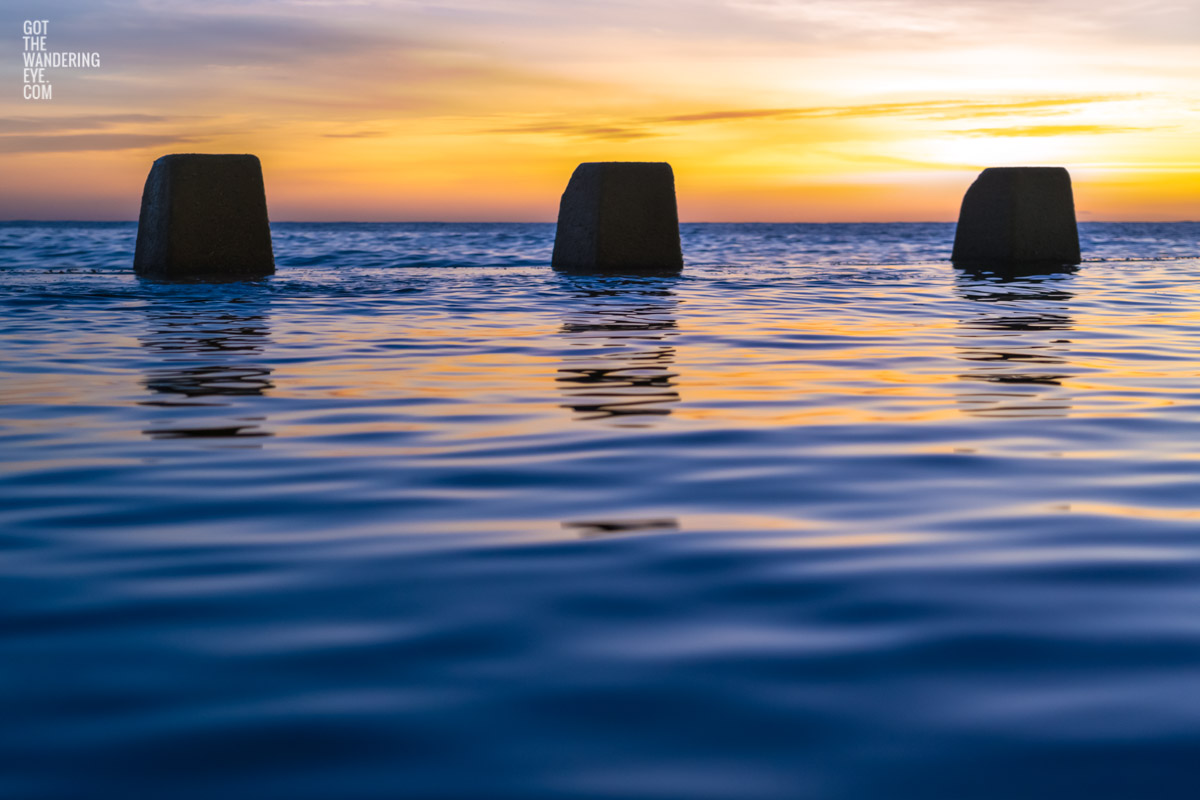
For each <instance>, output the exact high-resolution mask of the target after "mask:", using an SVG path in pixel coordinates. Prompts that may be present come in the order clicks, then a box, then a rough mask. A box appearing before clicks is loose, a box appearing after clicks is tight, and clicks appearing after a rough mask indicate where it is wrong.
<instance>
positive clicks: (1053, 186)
mask: <svg viewBox="0 0 1200 800" xmlns="http://www.w3.org/2000/svg"><path fill="white" fill-rule="evenodd" d="M951 259H952V260H953V261H955V262H962V263H972V262H974V263H979V262H993V263H999V264H1021V263H1030V262H1046V263H1052V262H1053V263H1058V264H1078V263H1079V261H1080V255H1079V228H1078V226H1077V225H1076V224H1075V199H1074V197H1073V195H1072V194H1071V176H1070V174H1069V173H1068V172H1067V171H1066V170H1065V169H1063V168H1062V167H993V168H991V169H985V170H984V171H983V172H982V173H980V175H979V177H978V178H976V179H975V182H974V183H973V184H971V188H970V189H968V190H967V194H966V196H965V197H963V203H962V211H961V212H960V213H959V215H958V229H957V230H956V231H955V234H954V254H953V255H952V256H951Z"/></svg>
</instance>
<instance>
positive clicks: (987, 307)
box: [955, 267, 1076, 417]
mask: <svg viewBox="0 0 1200 800" xmlns="http://www.w3.org/2000/svg"><path fill="white" fill-rule="evenodd" d="M1075 269H1076V268H1075V267H1057V268H1055V269H1054V270H1047V269H1046V268H1044V267H1043V268H1040V269H1033V270H1030V271H1029V272H1028V273H1027V274H1021V273H1015V272H1013V271H1012V270H1011V269H1006V270H1004V271H996V272H988V271H984V270H978V269H975V270H971V269H963V268H957V269H956V270H955V285H956V292H957V294H958V295H959V296H960V297H962V298H964V299H966V300H969V301H971V303H972V304H973V306H974V308H973V309H972V313H969V315H967V316H965V317H964V318H963V319H961V320H960V322H959V328H960V330H959V333H958V336H959V338H960V339H961V340H962V342H963V343H962V344H960V345H957V351H958V357H959V358H961V359H962V360H963V361H965V362H967V363H968V364H970V367H969V368H968V370H967V371H966V372H965V373H963V374H961V375H960V376H959V378H960V379H962V380H964V381H971V382H977V383H980V384H986V386H987V388H981V389H980V390H979V391H967V392H960V393H959V396H958V397H959V402H960V404H961V406H962V409H963V412H964V413H966V414H969V415H972V416H987V417H1062V416H1066V415H1067V414H1068V413H1069V412H1070V410H1071V404H1070V402H1069V393H1068V392H1067V391H1066V390H1065V389H1063V387H1062V382H1063V381H1064V380H1066V379H1068V378H1070V377H1071V369H1070V362H1069V360H1068V356H1069V354H1070V349H1069V348H1070V344H1071V341H1070V331H1071V328H1072V326H1073V324H1074V323H1073V321H1072V319H1071V316H1070V315H1069V314H1068V313H1067V312H1068V304H1069V303H1070V301H1071V298H1072V297H1073V295H1072V293H1071V292H1070V291H1068V289H1069V287H1070V285H1071V275H1072V274H1073V273H1074V272H1075Z"/></svg>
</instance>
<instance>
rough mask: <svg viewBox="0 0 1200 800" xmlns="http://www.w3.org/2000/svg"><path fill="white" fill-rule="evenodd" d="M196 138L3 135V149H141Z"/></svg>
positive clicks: (41, 150) (148, 134)
mask: <svg viewBox="0 0 1200 800" xmlns="http://www.w3.org/2000/svg"><path fill="white" fill-rule="evenodd" d="M191 141H194V139H193V138H191V137H187V136H170V135H163V134H152V133H76V134H63V135H61V136H46V135H43V134H10V135H8V136H0V153H78V152H86V151H89V150H138V149H141V148H146V147H163V146H166V145H174V144H181V143H185V142H191Z"/></svg>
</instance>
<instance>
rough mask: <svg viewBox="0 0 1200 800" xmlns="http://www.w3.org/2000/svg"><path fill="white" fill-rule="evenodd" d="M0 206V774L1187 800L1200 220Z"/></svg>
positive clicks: (257, 787) (566, 793)
mask: <svg viewBox="0 0 1200 800" xmlns="http://www.w3.org/2000/svg"><path fill="white" fill-rule="evenodd" d="M134 232H135V228H134V226H133V225H129V224H73V223H61V224H32V223H29V224H21V223H7V224H0V401H2V403H3V407H2V408H0V598H2V605H0V713H2V715H3V717H2V718H3V721H4V724H3V726H0V797H4V798H10V797H11V798H60V797H121V798H143V797H145V798H157V797H170V798H204V799H205V800H210V799H211V798H225V799H226V800H229V799H231V798H275V797H278V798H566V797H569V798H739V799H740V798H845V797H856V798H857V797H862V798H943V797H945V798H975V797H982V798H1015V797H1022V798H1027V797H1054V798H1062V797H1075V796H1081V797H1093V798H1096V797H1100V798H1128V797H1193V796H1195V795H1196V793H1197V791H1198V790H1200V778H1198V777H1196V767H1195V765H1196V763H1197V755H1198V754H1200V437H1198V436H1197V432H1198V431H1200V355H1198V354H1200V224H1194V223H1184V224H1162V225H1151V224H1138V225H1133V224H1084V225H1082V226H1081V236H1082V239H1083V249H1084V253H1085V258H1086V259H1088V260H1087V261H1085V263H1084V264H1082V265H1081V266H1080V267H1079V268H1078V269H1075V270H1064V271H1060V272H1058V273H1054V274H1031V275H1016V276H1014V275H1007V276H1005V275H995V274H991V273H988V272H975V273H972V272H967V271H963V270H957V269H955V268H954V267H953V266H952V265H951V264H950V263H948V262H947V261H946V260H945V259H946V258H947V257H948V254H949V248H950V244H951V240H952V238H953V226H951V225H940V224H937V225H935V224H930V225H861V226H854V225H685V226H684V228H683V240H684V252H685V259H686V261H687V262H688V267H687V268H686V269H685V270H684V272H683V273H682V274H681V275H679V276H677V277H619V276H618V277H603V276H578V275H562V274H557V273H555V272H554V271H552V270H550V269H549V268H548V267H547V262H548V260H549V253H550V248H551V244H552V239H553V226H549V225H433V224H430V225H409V224H405V225H340V224H338V225H332V224H331V225H311V224H286V223H284V224H277V225H275V226H274V237H275V249H276V255H277V261H278V264H279V271H278V273H277V274H276V275H275V276H274V277H272V278H270V279H268V280H264V281H260V282H248V283H237V284H224V285H206V284H184V285H173V284H161V283H152V282H143V281H140V280H138V279H137V278H135V277H134V276H133V275H132V274H131V272H130V269H129V267H130V264H131V262H132V247H133V240H134Z"/></svg>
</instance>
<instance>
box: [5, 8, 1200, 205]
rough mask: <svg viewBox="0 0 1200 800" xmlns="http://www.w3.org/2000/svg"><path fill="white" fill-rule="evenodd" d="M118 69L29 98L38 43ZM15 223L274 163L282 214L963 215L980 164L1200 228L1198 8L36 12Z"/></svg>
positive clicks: (11, 55)
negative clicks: (657, 203) (590, 169)
mask: <svg viewBox="0 0 1200 800" xmlns="http://www.w3.org/2000/svg"><path fill="white" fill-rule="evenodd" d="M24 19H47V20H49V23H50V24H49V31H48V37H47V45H48V49H50V50H69V51H97V52H99V53H100V56H101V67H100V68H99V69H75V70H69V69H58V70H48V73H49V78H50V79H51V81H52V85H53V99H52V100H50V101H26V100H23V99H21V95H22V69H21V67H22V64H21V62H22V53H21V50H22V47H23V45H22V40H21V35H22V34H21V23H22V21H23V20H24ZM0 27H2V29H3V30H6V31H8V33H7V34H5V36H4V39H3V41H4V44H3V49H2V50H0V59H2V60H3V66H2V69H0V74H3V75H6V76H8V77H7V78H6V81H7V87H8V88H7V89H6V90H5V91H4V92H3V98H4V99H3V101H2V102H0V175H2V176H3V180H2V181H0V218H3V219H97V220H99V219H126V220H131V219H136V217H137V210H138V203H139V199H140V195H141V189H142V184H143V182H144V180H145V177H146V173H147V171H148V170H149V167H150V164H151V162H152V161H153V160H154V159H155V158H157V157H158V156H160V155H163V154H166V153H172V152H217V153H219V152H251V153H256V154H257V155H258V156H259V157H260V158H261V159H262V162H263V167H264V172H265V178H266V186H267V199H268V204H269V207H270V213H271V217H272V219H274V220H480V221H482V220H514V221H525V220H528V221H552V220H553V219H554V216H555V212H556V209H557V203H558V198H559V195H560V194H561V192H562V189H563V187H564V186H565V185H566V182H567V179H568V177H569V176H570V173H571V170H572V169H573V168H574V167H575V165H576V164H577V163H579V162H581V161H597V160H622V161H669V162H671V164H672V165H673V166H674V168H675V175H676V182H677V189H678V194H679V204H680V214H681V217H682V219H684V220H685V221H720V220H738V221H743V220H744V221H755V220H757V221H858V220H863V221H866V220H872V221H903V220H953V219H954V218H955V217H956V215H957V212H958V205H959V202H960V200H961V197H962V193H963V191H964V190H965V189H966V187H967V186H968V185H969V184H970V182H971V180H972V178H973V177H974V175H975V174H976V173H977V172H978V170H979V169H980V168H982V167H986V166H995V165H1015V164H1031V165H1032V164H1038V165H1040V164H1054V165H1063V166H1066V167H1068V168H1069V169H1070V170H1071V173H1072V176H1073V178H1074V180H1075V190H1076V202H1077V206H1078V210H1079V216H1080V219H1082V220H1089V219H1095V220H1185V219H1191V220H1195V219H1200V3H1198V2H1196V0H1179V1H1176V0H1116V1H1112V0H954V1H953V2H952V1H951V0H920V1H918V0H808V1H807V2H805V1H801V0H697V1H696V2H670V0H604V1H603V2H599V1H596V0H582V1H575V2H567V1H566V0H449V1H448V2H440V3H421V2H407V1H406V0H362V1H361V2H354V1H353V0H351V2H333V1H332V0H330V1H329V2H326V1H325V0H257V1H255V2H236V3H234V2H229V3H223V2H219V1H218V2H198V1H195V2H177V1H176V0H145V1H144V2H125V1H124V0H112V1H110V2H106V1H105V0H87V1H86V2H85V1H83V0H74V1H73V2H60V1H59V0H49V1H47V0H38V2H28V0H16V2H7V3H5V4H4V8H3V9H2V10H0Z"/></svg>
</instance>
